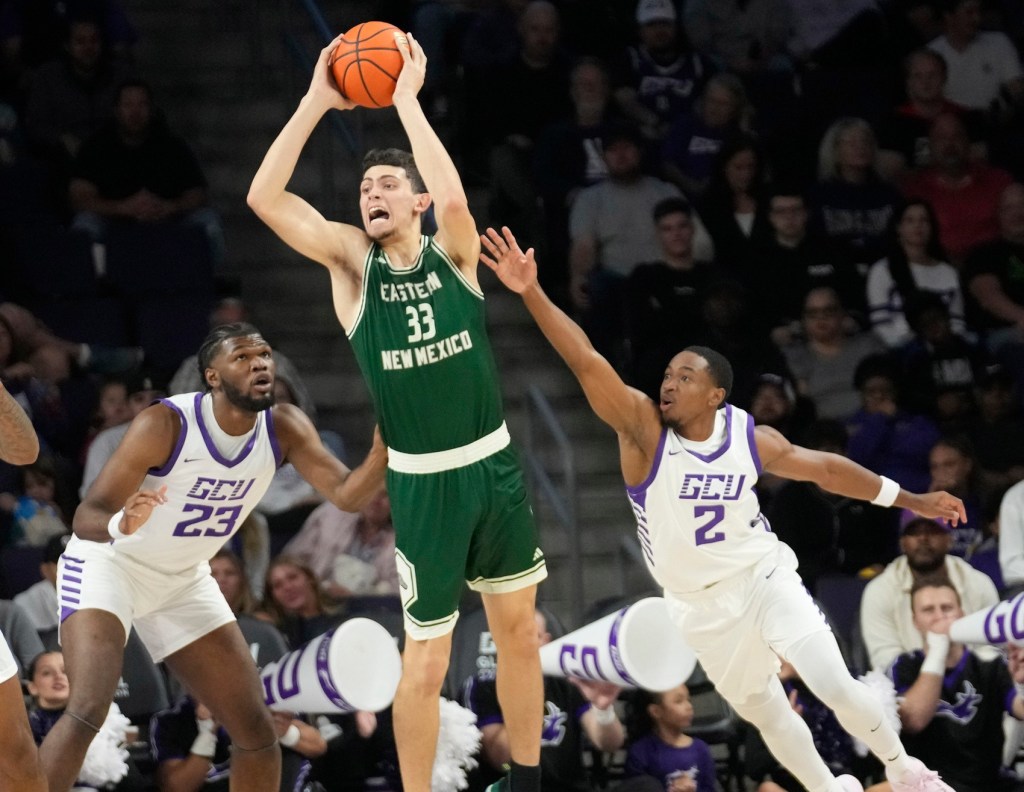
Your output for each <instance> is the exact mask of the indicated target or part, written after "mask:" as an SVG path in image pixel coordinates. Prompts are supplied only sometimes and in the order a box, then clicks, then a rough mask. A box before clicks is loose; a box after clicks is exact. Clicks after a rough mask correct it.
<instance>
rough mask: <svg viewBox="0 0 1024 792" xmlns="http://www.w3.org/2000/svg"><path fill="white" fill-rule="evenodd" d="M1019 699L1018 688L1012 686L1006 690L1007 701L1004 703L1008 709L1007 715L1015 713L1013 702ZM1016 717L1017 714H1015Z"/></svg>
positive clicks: (1004, 706) (1004, 707)
mask: <svg viewBox="0 0 1024 792" xmlns="http://www.w3.org/2000/svg"><path fill="white" fill-rule="evenodd" d="M1016 700H1017V688H1013V687H1012V688H1010V689H1009V690H1007V691H1006V701H1005V702H1004V704H1003V709H1005V710H1006V714H1007V715H1013V702H1015V701H1016ZM1013 717H1014V718H1016V717H1017V716H1016V715H1013Z"/></svg>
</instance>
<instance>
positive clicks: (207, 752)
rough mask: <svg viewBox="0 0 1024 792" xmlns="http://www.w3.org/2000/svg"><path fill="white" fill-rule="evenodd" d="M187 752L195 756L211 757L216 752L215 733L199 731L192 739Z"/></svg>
mask: <svg viewBox="0 0 1024 792" xmlns="http://www.w3.org/2000/svg"><path fill="white" fill-rule="evenodd" d="M189 753H194V754H195V755H196V756H202V757H203V758H205V759H213V755H214V754H215V753H217V735H216V734H215V733H213V732H208V731H201V732H199V734H198V735H197V736H196V738H195V739H194V740H193V741H192V747H191V748H189Z"/></svg>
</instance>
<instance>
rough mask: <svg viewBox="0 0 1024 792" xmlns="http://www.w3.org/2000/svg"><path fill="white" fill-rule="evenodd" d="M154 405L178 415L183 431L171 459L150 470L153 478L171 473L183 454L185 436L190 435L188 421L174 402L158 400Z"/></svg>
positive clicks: (179, 433)
mask: <svg viewBox="0 0 1024 792" xmlns="http://www.w3.org/2000/svg"><path fill="white" fill-rule="evenodd" d="M153 403H154V404H163V405H166V406H167V407H170V408H171V409H172V410H174V411H175V412H176V413H177V414H178V418H179V419H180V420H181V431H180V432H178V442H176V443H175V444H174V450H173V451H171V455H170V457H169V458H168V459H167V461H166V462H164V464H163V467H159V468H150V469H149V474H150V475H151V476H161V477H162V476H166V475H167V474H168V473H170V472H171V469H172V468H173V467H174V463H175V462H177V461H178V455H179V454H180V453H181V449H182V447H183V446H184V445H185V436H186V435H188V421H186V420H185V413H183V412H182V411H181V408H180V407H178V405H177V404H175V403H174V402H172V401H168V400H167V399H158V400H157V401H155V402H153Z"/></svg>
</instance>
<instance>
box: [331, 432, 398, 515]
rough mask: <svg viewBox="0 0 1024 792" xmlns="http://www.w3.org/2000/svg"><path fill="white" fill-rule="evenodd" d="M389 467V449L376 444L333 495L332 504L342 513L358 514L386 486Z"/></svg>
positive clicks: (335, 489) (336, 488)
mask: <svg viewBox="0 0 1024 792" xmlns="http://www.w3.org/2000/svg"><path fill="white" fill-rule="evenodd" d="M387 466H388V453H387V448H386V447H385V446H383V445H379V446H378V444H374V446H373V447H372V448H371V449H370V451H369V453H368V454H367V455H366V459H364V460H363V461H362V462H361V463H360V464H359V466H358V467H356V468H354V469H353V470H351V471H350V472H349V473H348V475H347V476H345V478H344V480H343V481H342V482H341V483H340V484H338V485H337V486H336V487H335V488H334V491H333V493H332V495H331V503H333V504H334V505H335V506H337V507H338V508H339V509H341V510H342V511H347V512H358V511H361V510H362V508H363V507H364V506H365V505H366V504H367V503H369V502H370V499H371V498H372V497H373V496H374V495H375V494H376V493H377V491H378V490H380V488H381V487H383V486H384V476H385V473H386V471H387Z"/></svg>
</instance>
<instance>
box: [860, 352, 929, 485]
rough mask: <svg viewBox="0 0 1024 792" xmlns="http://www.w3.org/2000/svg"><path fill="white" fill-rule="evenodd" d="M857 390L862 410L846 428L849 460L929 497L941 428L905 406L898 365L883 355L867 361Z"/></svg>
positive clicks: (861, 372) (864, 361) (861, 365)
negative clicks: (930, 463) (933, 455)
mask: <svg viewBox="0 0 1024 792" xmlns="http://www.w3.org/2000/svg"><path fill="white" fill-rule="evenodd" d="M853 384H854V385H855V386H856V388H857V390H859V391H860V400H861V407H860V409H859V410H857V412H855V413H854V414H853V416H852V417H851V418H850V419H849V420H848V421H847V422H846V427H847V430H848V431H849V433H850V440H849V442H848V443H847V446H846V452H847V456H849V457H850V459H852V460H853V461H854V462H857V463H859V464H861V465H865V466H867V465H870V466H872V467H871V469H872V470H877V471H879V474H880V475H884V476H888V477H889V478H891V479H894V480H895V481H898V482H899V483H900V486H902V487H906V488H908V489H910V488H913V489H914V490H915V491H917V492H924V491H926V490H927V488H928V482H929V481H931V475H930V474H929V472H928V452H929V451H931V448H932V446H933V445H935V443H936V441H938V439H939V428H938V427H937V426H936V425H935V422H934V421H932V420H931V419H930V418H928V417H927V416H924V415H920V414H918V413H913V412H910V411H909V410H907V409H906V408H905V407H904V406H903V400H902V398H901V393H900V388H901V385H902V384H903V383H901V381H900V376H899V369H898V364H897V363H896V362H895V361H893V360H892V359H890V358H888V357H885V356H882V355H874V356H871V357H867V358H864V360H862V361H861V363H860V365H859V366H857V370H856V371H855V372H854V375H853Z"/></svg>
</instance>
